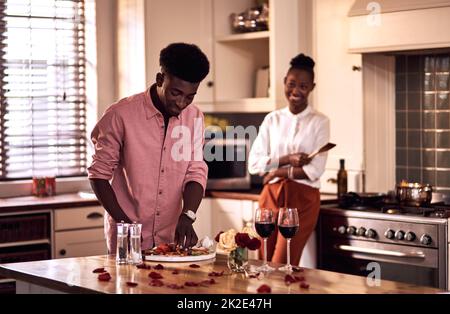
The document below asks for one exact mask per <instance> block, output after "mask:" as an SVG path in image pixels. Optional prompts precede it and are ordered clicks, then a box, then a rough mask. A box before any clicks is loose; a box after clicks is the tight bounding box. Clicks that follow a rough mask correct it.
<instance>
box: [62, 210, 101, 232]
mask: <svg viewBox="0 0 450 314" xmlns="http://www.w3.org/2000/svg"><path fill="white" fill-rule="evenodd" d="M104 215H105V210H104V209H103V207H101V206H90V207H78V208H70V209H58V210H55V231H59V230H70V229H82V228H93V227H102V226H103V223H104V222H103V218H104Z"/></svg>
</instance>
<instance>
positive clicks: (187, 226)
mask: <svg viewBox="0 0 450 314" xmlns="http://www.w3.org/2000/svg"><path fill="white" fill-rule="evenodd" d="M197 242H198V237H197V234H196V233H195V230H194V227H193V226H192V220H191V219H189V218H188V217H187V216H186V215H184V214H182V215H181V216H180V218H179V219H178V224H177V228H176V230H175V243H176V244H178V245H181V246H182V247H186V248H187V247H192V246H194V245H196V244H197Z"/></svg>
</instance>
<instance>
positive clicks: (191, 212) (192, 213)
mask: <svg viewBox="0 0 450 314" xmlns="http://www.w3.org/2000/svg"><path fill="white" fill-rule="evenodd" d="M183 214H185V215H186V216H188V218H189V219H190V220H192V222H194V221H195V219H197V215H196V214H195V213H194V212H193V211H192V210H187V211H184V212H183Z"/></svg>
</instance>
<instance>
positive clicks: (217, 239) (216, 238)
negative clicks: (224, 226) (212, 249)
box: [214, 231, 223, 242]
mask: <svg viewBox="0 0 450 314" xmlns="http://www.w3.org/2000/svg"><path fill="white" fill-rule="evenodd" d="M222 233H223V231H220V232H219V233H218V234H217V235H216V237H215V238H214V240H215V241H216V242H219V240H220V235H221V234H222Z"/></svg>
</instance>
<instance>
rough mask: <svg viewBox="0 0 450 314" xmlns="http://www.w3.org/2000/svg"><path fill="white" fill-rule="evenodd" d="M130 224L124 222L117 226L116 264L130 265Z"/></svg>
mask: <svg viewBox="0 0 450 314" xmlns="http://www.w3.org/2000/svg"><path fill="white" fill-rule="evenodd" d="M129 227H130V224H127V223H124V222H123V221H122V222H120V223H118V224H117V248H116V263H117V264H119V265H123V264H127V263H128V229H129Z"/></svg>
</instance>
